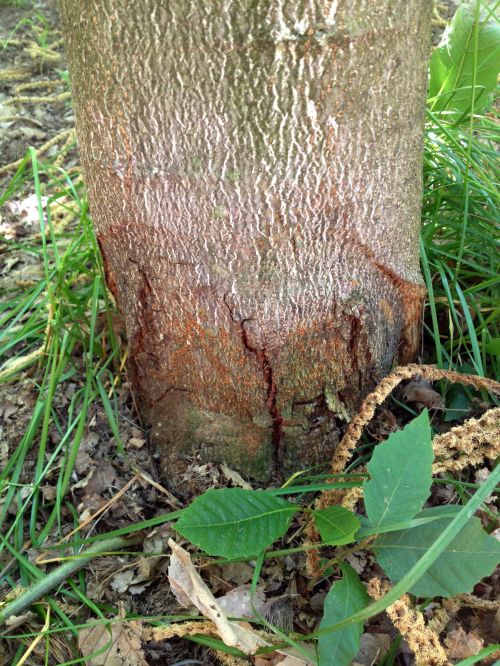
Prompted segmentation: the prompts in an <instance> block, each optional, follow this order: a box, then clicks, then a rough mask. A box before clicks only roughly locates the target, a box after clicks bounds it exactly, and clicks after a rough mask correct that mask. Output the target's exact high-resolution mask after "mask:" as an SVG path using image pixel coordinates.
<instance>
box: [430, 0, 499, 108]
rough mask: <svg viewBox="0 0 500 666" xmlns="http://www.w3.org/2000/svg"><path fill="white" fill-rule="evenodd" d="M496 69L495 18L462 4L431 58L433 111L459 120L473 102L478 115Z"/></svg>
mask: <svg viewBox="0 0 500 666" xmlns="http://www.w3.org/2000/svg"><path fill="white" fill-rule="evenodd" d="M499 70H500V22H499V20H498V16H496V15H495V13H494V11H492V10H491V9H490V8H489V7H488V6H487V5H485V6H483V7H481V6H480V5H479V3H478V2H476V1H475V2H467V3H464V4H463V5H462V6H461V7H459V8H458V9H457V11H456V12H455V16H454V17H453V19H452V21H451V23H450V26H449V28H448V29H447V30H446V31H445V33H444V35H443V39H442V40H441V43H440V44H439V45H438V46H437V48H435V49H434V52H433V54H432V57H431V62H430V81H429V97H430V98H431V100H432V110H433V111H440V110H446V111H447V112H448V113H449V115H450V119H454V120H455V119H456V120H459V119H460V118H462V117H466V116H465V114H467V113H468V112H470V110H471V108H472V102H473V101H474V112H475V113H479V112H480V111H481V110H482V109H483V108H484V107H485V106H487V105H488V104H489V103H490V102H491V99H492V93H493V91H494V90H495V86H496V84H497V76H498V72H499ZM473 90H474V94H473ZM473 97H474V100H473Z"/></svg>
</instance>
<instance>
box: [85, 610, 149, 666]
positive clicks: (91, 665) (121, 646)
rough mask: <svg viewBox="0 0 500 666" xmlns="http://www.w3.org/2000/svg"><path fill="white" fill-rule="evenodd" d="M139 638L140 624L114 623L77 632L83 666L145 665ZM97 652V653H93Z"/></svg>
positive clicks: (133, 622)
mask: <svg viewBox="0 0 500 666" xmlns="http://www.w3.org/2000/svg"><path fill="white" fill-rule="evenodd" d="M141 638H142V624H141V622H136V621H135V620H132V621H130V622H125V621H123V622H115V623H113V624H111V625H110V626H108V627H106V626H104V625H102V624H99V625H96V626H95V627H88V628H83V629H80V634H79V638H78V646H79V648H80V651H81V653H82V656H83V657H86V658H87V659H86V661H85V663H86V664H87V666H148V662H147V661H146V659H145V656H144V652H143V650H142V649H141ZM100 650H103V652H101V654H94V653H95V652H99V651H100ZM90 655H94V656H92V657H90ZM89 657H90V658H89Z"/></svg>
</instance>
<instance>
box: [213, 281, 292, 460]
mask: <svg viewBox="0 0 500 666" xmlns="http://www.w3.org/2000/svg"><path fill="white" fill-rule="evenodd" d="M223 300H224V305H225V306H226V308H227V309H228V312H229V315H230V317H231V321H233V322H234V323H235V324H238V326H239V327H240V335H241V341H242V343H243V347H244V348H245V349H246V350H247V351H249V352H250V353H251V354H253V355H254V356H255V358H256V359H257V362H258V364H259V367H260V369H261V370H262V375H263V377H264V381H265V383H266V386H267V395H266V407H267V410H268V412H269V416H270V417H271V419H272V426H271V445H272V458H273V468H274V471H275V472H278V469H279V462H280V453H281V442H282V439H283V417H282V416H281V414H280V411H279V409H278V406H277V399H276V398H277V392H278V388H277V386H276V381H275V380H274V375H273V367H272V365H271V362H270V360H269V357H268V355H267V352H266V349H265V348H262V349H258V348H257V347H254V346H253V345H252V344H251V343H250V341H249V339H248V333H247V331H246V329H245V324H246V322H247V321H251V318H246V319H235V317H234V313H233V309H232V308H231V306H230V305H229V303H228V302H227V300H226V294H224V298H223Z"/></svg>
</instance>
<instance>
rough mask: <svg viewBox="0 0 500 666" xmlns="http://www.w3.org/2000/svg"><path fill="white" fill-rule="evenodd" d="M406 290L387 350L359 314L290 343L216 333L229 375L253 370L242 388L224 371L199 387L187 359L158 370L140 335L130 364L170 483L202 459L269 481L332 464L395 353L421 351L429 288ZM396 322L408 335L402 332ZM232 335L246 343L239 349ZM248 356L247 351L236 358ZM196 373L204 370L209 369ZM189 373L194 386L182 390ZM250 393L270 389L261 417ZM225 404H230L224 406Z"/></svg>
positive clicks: (401, 356)
mask: <svg viewBox="0 0 500 666" xmlns="http://www.w3.org/2000/svg"><path fill="white" fill-rule="evenodd" d="M398 294H399V296H400V297H401V300H400V307H399V308H397V307H395V308H394V310H397V315H396V314H393V315H391V316H389V314H390V313H391V312H392V310H391V308H389V306H388V305H386V306H385V312H386V316H387V321H386V322H385V325H386V331H385V335H383V336H382V340H383V343H382V345H381V346H382V347H385V353H384V354H381V353H380V341H379V348H378V350H375V349H374V348H373V340H374V337H375V336H374V334H373V325H374V324H373V321H370V318H366V317H358V318H355V317H352V315H348V316H347V315H346V316H345V317H339V318H338V319H337V320H336V321H333V322H323V325H322V327H321V330H319V331H318V330H310V331H308V332H306V331H304V330H303V329H302V330H301V331H300V332H299V333H296V334H295V335H289V337H288V344H286V345H284V346H283V347H281V348H274V349H267V350H265V351H264V350H260V351H258V350H257V349H256V348H254V347H253V346H252V344H251V343H250V336H248V337H247V336H244V338H242V337H241V331H242V330H243V329H242V328H241V327H240V326H235V328H234V330H233V334H234V335H233V336H231V335H229V336H222V337H221V336H215V337H214V336H213V335H212V337H211V339H210V343H211V344H212V346H213V348H212V359H213V358H219V359H223V358H224V357H225V358H226V362H227V372H228V376H229V374H230V372H231V370H233V369H234V367H240V368H241V369H242V375H243V374H245V376H246V377H247V382H246V384H247V386H242V387H241V391H240V394H239V395H238V388H236V390H235V387H234V382H228V385H227V386H226V384H225V383H224V381H223V374H222V375H218V376H217V377H214V382H215V383H211V384H210V385H208V386H207V385H199V386H196V382H193V381H192V380H193V374H192V373H193V368H190V367H189V366H188V365H185V366H182V364H181V369H180V375H178V374H177V371H176V370H174V369H173V368H172V366H171V367H170V368H169V370H168V371H167V372H166V374H164V373H163V372H160V373H159V372H158V371H155V368H154V367H153V364H151V361H150V359H151V356H152V354H151V352H149V353H147V354H145V353H144V352H143V351H141V350H140V349H138V348H137V338H136V340H135V344H134V341H132V344H131V355H132V357H131V362H130V365H129V370H130V372H131V374H132V380H133V384H134V385H135V387H136V389H137V390H138V395H137V398H138V402H139V404H141V406H142V415H143V417H144V419H145V422H146V424H147V425H148V426H149V427H150V433H151V441H152V444H153V446H154V448H155V449H157V450H158V451H159V452H160V456H161V466H162V468H163V469H164V470H165V473H166V474H167V476H168V477H169V478H170V480H172V481H174V482H175V480H176V479H179V478H180V476H181V473H182V470H183V468H184V467H185V466H186V465H187V464H188V463H189V462H191V461H193V460H199V462H200V463H206V462H224V463H225V464H226V465H228V466H229V467H230V468H232V469H235V470H238V471H239V472H241V473H242V474H243V475H244V476H246V477H251V478H254V479H256V480H259V481H262V482H266V481H270V480H271V479H275V480H279V479H283V478H286V477H287V476H289V475H290V474H292V473H293V472H296V471H297V470H301V469H306V468H308V467H316V468H318V466H319V467H322V468H325V467H328V466H329V464H330V461H331V460H332V457H333V455H334V452H335V448H336V446H337V444H338V441H339V437H340V434H341V431H342V429H343V426H344V425H345V423H346V421H348V420H349V419H350V418H351V417H352V415H353V414H354V413H355V411H356V409H357V407H358V406H359V404H360V402H361V401H362V399H363V398H364V396H365V395H366V394H367V393H368V392H369V391H371V390H372V389H373V388H374V386H375V385H376V384H377V383H378V381H380V379H381V378H382V377H383V376H384V375H385V374H386V373H387V372H388V371H389V370H390V367H391V364H392V361H393V359H396V360H395V362H398V363H401V362H407V361H409V360H411V359H412V357H414V355H415V352H416V350H417V344H418V340H419V338H420V315H421V311H422V300H423V295H424V290H423V288H422V287H421V286H419V285H416V284H409V283H407V284H406V285H404V286H403V285H400V290H399V291H398ZM394 327H396V328H397V329H399V330H400V334H399V335H394ZM238 331H239V333H238ZM198 335H199V332H198ZM397 340H399V345H398V344H397V343H396V342H395V341H397ZM197 341H198V344H199V347H200V348H202V349H203V347H204V345H203V343H202V342H200V339H198V340H197ZM230 341H232V342H233V343H234V346H236V347H238V348H239V352H235V354H234V355H233V354H232V353H231V349H232V348H233V344H231V342H230ZM218 347H219V348H218ZM184 349H186V347H185V348H184ZM377 352H378V353H377ZM238 353H239V355H240V357H241V358H240V360H239V361H235V357H237V356H238ZM204 356H205V357H206V353H204ZM249 368H250V370H249ZM299 368H301V369H300V370H299ZM291 369H293V372H291ZM252 371H253V372H254V376H253V382H252V381H250V382H249V381H248V377H251V376H252ZM196 372H199V373H200V377H201V376H202V375H203V372H202V371H201V370H200V368H195V369H194V374H196ZM162 375H163V376H162ZM291 378H292V382H290V379H291ZM182 380H183V382H184V383H183V385H184V386H187V385H190V386H191V388H190V389H186V388H180V387H176V382H179V383H180V382H181V381H182ZM248 384H250V389H249V386H248ZM160 387H161V388H163V391H160ZM249 390H250V392H252V390H254V391H255V392H256V393H257V394H258V392H259V390H260V391H261V398H260V404H261V408H262V409H261V411H259V412H257V413H255V414H253V415H252V414H250V413H249V412H250V410H251V409H252V408H255V405H256V404H257V405H258V404H259V402H258V400H257V401H256V400H254V401H253V402H252V403H249V402H246V400H248V391H249ZM152 396H158V397H152ZM217 403H219V404H220V411H217V409H214V405H216V404H217Z"/></svg>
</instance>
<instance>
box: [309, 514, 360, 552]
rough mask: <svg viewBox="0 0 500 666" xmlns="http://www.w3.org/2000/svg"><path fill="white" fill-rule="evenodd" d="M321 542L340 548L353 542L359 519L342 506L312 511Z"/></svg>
mask: <svg viewBox="0 0 500 666" xmlns="http://www.w3.org/2000/svg"><path fill="white" fill-rule="evenodd" d="M313 514H314V520H315V521H316V527H317V528H318V532H319V533H320V535H321V540H322V541H323V542H324V543H327V544H329V545H331V546H342V545H344V544H346V543H352V542H353V541H354V535H355V534H356V532H357V531H358V529H359V528H360V526H361V523H360V522H359V519H358V518H357V517H356V516H355V515H354V514H353V513H352V512H351V511H349V510H348V509H346V508H345V507H343V506H338V505H334V506H329V507H327V508H326V509H318V510H317V511H313Z"/></svg>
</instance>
